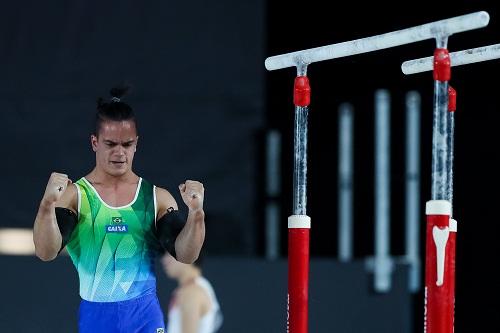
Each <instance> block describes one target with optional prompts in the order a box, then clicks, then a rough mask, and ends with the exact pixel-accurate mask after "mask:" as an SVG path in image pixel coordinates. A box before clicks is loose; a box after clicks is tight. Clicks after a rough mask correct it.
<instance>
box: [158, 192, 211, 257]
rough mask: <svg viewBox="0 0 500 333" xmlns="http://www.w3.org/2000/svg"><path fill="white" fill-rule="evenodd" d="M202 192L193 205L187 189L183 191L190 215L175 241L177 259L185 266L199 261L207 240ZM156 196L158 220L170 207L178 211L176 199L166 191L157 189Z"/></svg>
mask: <svg viewBox="0 0 500 333" xmlns="http://www.w3.org/2000/svg"><path fill="white" fill-rule="evenodd" d="M198 184H199V183H198ZM187 191H189V188H188V189H187ZM202 192H203V190H202V189H201V193H200V194H199V195H200V196H201V198H197V199H195V201H196V202H194V203H193V202H192V201H190V200H189V198H186V197H187V196H188V193H187V192H186V188H184V187H183V188H182V189H181V195H182V197H183V200H184V201H185V203H186V205H187V206H188V208H189V213H188V217H187V220H186V223H185V224H184V227H183V228H182V230H181V232H180V233H179V235H178V236H177V238H176V240H175V252H176V259H177V260H178V261H180V262H183V263H185V264H191V263H193V262H194V261H196V259H198V255H199V254H200V250H201V247H202V246H203V242H204V240H205V212H204V211H203V197H202V195H203V193H202ZM156 195H157V202H158V215H157V216H158V218H157V220H158V219H160V218H161V217H162V216H163V215H165V214H166V213H167V212H168V209H169V208H170V207H172V208H173V209H174V210H177V209H178V208H177V203H176V202H175V199H174V198H173V197H172V195H171V194H170V193H169V192H168V191H166V190H165V189H162V188H157V191H156ZM191 199H192V198H191ZM186 201H187V202H186Z"/></svg>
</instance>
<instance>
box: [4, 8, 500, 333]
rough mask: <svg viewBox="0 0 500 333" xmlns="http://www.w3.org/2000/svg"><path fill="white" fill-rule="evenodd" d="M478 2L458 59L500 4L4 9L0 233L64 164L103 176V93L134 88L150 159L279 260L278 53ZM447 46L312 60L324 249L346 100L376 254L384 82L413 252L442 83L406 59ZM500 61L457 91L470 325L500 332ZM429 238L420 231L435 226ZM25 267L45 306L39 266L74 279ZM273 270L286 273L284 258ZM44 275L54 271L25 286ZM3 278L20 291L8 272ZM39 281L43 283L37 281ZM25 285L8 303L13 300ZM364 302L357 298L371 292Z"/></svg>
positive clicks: (396, 222)
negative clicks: (414, 104)
mask: <svg viewBox="0 0 500 333" xmlns="http://www.w3.org/2000/svg"><path fill="white" fill-rule="evenodd" d="M477 10H487V11H488V12H489V13H490V16H491V22H490V25H489V26H488V27H486V28H484V29H481V30H478V31H473V32H467V33H463V34H458V35H456V36H451V37H450V40H449V49H450V51H455V50H460V49H464V48H471V47H477V46H484V45H489V44H494V43H497V42H498V41H499V34H498V31H500V29H499V24H500V23H499V22H500V8H499V5H498V3H497V2H496V1H483V0H476V1H465V0H464V1H454V2H453V3H450V2H435V1H427V0H425V1H418V2H414V3H410V2H399V3H394V4H392V3H391V4H390V3H389V2H388V1H377V2H369V3H364V2H347V1H343V2H325V1H320V0H310V1H308V2H307V3H303V2H299V1H280V0H273V1H267V2H265V1H246V0H245V1H243V0H241V1H233V2H231V1H226V0H224V1H217V2H208V1H202V0H195V1H189V2H175V3H174V2H169V1H167V2H165V1H148V2H138V1H131V0H128V1H106V2H102V1H101V2H99V1H83V0H79V1H71V2H66V1H52V2H49V3H46V2H37V1H32V0H22V1H16V2H5V1H4V2H2V6H1V10H0V40H1V42H0V61H1V62H0V63H1V64H2V65H3V66H2V69H1V70H0V133H1V136H2V139H3V142H4V146H3V158H2V163H1V164H0V171H1V173H2V175H4V179H3V183H2V185H3V186H2V190H1V191H0V200H1V202H2V203H3V207H4V209H3V210H2V215H1V218H0V227H23V228H29V227H32V224H33V218H34V215H35V213H36V209H37V205H38V201H39V199H40V198H41V195H42V193H43V190H44V187H45V183H46V181H47V179H48V177H49V174H50V172H51V171H54V170H56V171H60V172H66V173H68V174H69V175H70V176H71V177H72V178H73V179H76V178H79V177H80V176H82V175H84V174H86V173H87V172H88V171H90V169H91V168H92V166H93V161H94V160H93V158H94V157H93V154H92V152H91V150H90V145H89V134H90V130H91V126H92V117H93V114H94V110H95V100H96V98H97V97H98V96H103V97H107V92H108V90H109V88H110V87H111V86H112V85H113V84H115V83H117V82H120V81H122V80H128V81H129V82H131V83H132V84H133V86H134V90H133V92H132V94H131V95H130V96H129V97H128V98H127V101H129V102H130V104H132V105H133V106H134V107H135V109H136V110H137V113H138V116H139V130H140V147H139V150H138V154H137V155H136V156H137V157H136V161H135V169H136V171H137V172H138V173H140V174H141V175H143V176H144V177H145V178H148V179H149V180H151V181H153V182H155V183H156V184H158V185H160V186H164V187H166V188H168V189H172V192H173V193H174V195H175V197H176V198H177V199H178V200H180V197H179V196H178V195H177V193H176V192H175V189H176V186H177V184H178V183H179V182H181V181H183V180H184V179H186V178H195V179H199V180H201V181H203V182H204V184H205V186H206V188H207V193H206V200H205V203H206V211H207V229H208V233H207V235H208V236H207V243H206V248H207V250H208V252H209V254H213V255H237V256H244V257H247V258H248V257H252V256H260V255H262V254H263V252H264V251H263V238H264V237H263V232H264V228H263V222H262V215H263V211H262V207H263V205H264V197H263V190H262V189H263V181H264V177H263V163H262V162H263V161H262V150H263V147H262V134H263V132H264V131H265V130H266V129H267V128H277V129H278V130H279V131H280V132H281V134H282V139H283V145H284V146H283V153H282V164H283V168H282V184H283V187H282V193H283V194H282V196H281V197H280V198H279V200H280V202H281V204H282V206H283V209H282V212H283V217H282V219H281V220H282V221H283V225H282V228H281V230H282V231H283V236H282V251H281V253H282V255H283V256H285V255H286V216H287V215H288V214H290V212H291V201H292V195H291V190H292V189H291V178H292V173H291V170H292V169H291V168H292V164H291V163H292V143H293V142H292V138H293V135H292V128H293V107H292V103H291V102H292V84H293V78H294V76H295V72H294V70H293V69H289V70H283V71H278V72H272V73H268V72H266V71H265V69H264V65H263V62H264V59H265V57H266V56H270V55H275V54H280V53H285V52H290V51H295V50H300V49H304V48H310V47H316V46H322V45H326V44H331V43H336V42H342V41H347V40H352V39H357V38H362V37H367V36H372V35H376V34H380V33H385V32H389V31H394V30H398V29H403V28H407V27H411V26H414V25H418V24H423V23H427V22H430V21H434V20H438V19H443V18H448V17H452V16H455V15H461V14H466V13H470V12H473V11H477ZM434 46H435V45H434V41H431V40H429V41H425V42H420V43H417V44H412V45H406V46H401V47H399V48H395V49H388V50H383V51H380V52H376V53H370V54H365V55H358V56H354V57H349V58H344V59H337V60H335V61H331V62H324V63H321V64H315V65H313V66H311V68H309V77H310V79H311V84H312V89H313V95H312V104H311V114H310V132H309V133H310V145H309V147H310V154H309V173H308V175H309V189H308V200H309V201H308V214H309V215H310V216H311V217H312V219H313V228H312V239H311V254H312V256H313V257H326V258H329V259H331V258H332V257H334V256H336V248H337V244H336V214H337V207H336V194H335V191H336V187H337V184H336V172H337V170H336V165H337V160H336V147H337V137H336V129H337V120H336V119H337V118H336V114H337V112H336V110H337V108H338V105H339V104H340V103H341V102H346V101H347V102H351V103H352V104H353V105H354V107H355V112H356V115H355V132H356V138H355V147H356V151H355V177H356V182H355V202H356V210H355V244H356V246H355V255H356V258H358V259H361V258H364V257H365V256H367V255H371V254H372V253H373V250H372V249H373V182H374V180H373V97H374V91H375V90H376V89H379V88H386V89H389V90H390V92H391V96H392V102H393V109H392V124H391V125H392V126H391V131H392V133H391V140H392V154H393V155H392V161H391V162H392V164H391V167H392V183H391V193H392V211H391V212H392V215H391V217H392V227H391V233H392V248H391V251H392V253H393V254H395V255H400V254H402V253H403V250H404V241H403V239H404V223H403V222H404V206H403V202H404V201H403V199H404V192H403V191H404V152H405V151H404V144H403V143H404V96H405V94H406V92H407V91H410V90H417V91H418V92H420V93H421V95H422V106H423V109H422V142H421V145H422V151H421V154H422V155H421V156H422V164H421V165H422V184H421V185H422V196H421V200H422V207H423V203H424V202H425V201H426V200H428V199H429V198H430V166H431V161H430V157H431V126H432V115H431V105H432V76H431V74H430V73H428V74H419V75H414V76H410V77H406V76H404V75H403V74H402V73H401V71H400V64H401V63H402V62H403V61H405V60H408V59H413V58H417V57H423V56H429V55H431V54H432V51H433V49H434ZM498 68H499V67H498V61H491V62H488V63H483V64H475V65H470V66H464V67H457V68H454V69H453V70H452V73H453V74H452V81H451V84H452V85H453V86H454V87H455V88H456V89H457V92H458V111H457V112H458V113H457V128H456V156H455V158H456V159H455V177H456V178H455V199H454V200H455V201H454V203H455V209H454V211H455V215H456V218H457V219H458V220H459V223H460V224H459V233H458V249H457V301H456V313H457V315H456V332H473V331H484V330H486V329H490V328H491V327H495V325H496V321H495V318H496V317H495V316H496V314H497V313H498V312H499V310H500V308H499V306H498V303H495V302H494V299H495V297H496V295H498V294H499V289H498V285H497V281H496V275H495V274H494V266H495V263H496V262H497V260H496V253H498V252H499V245H498V242H496V240H495V232H494V229H493V228H492V227H491V225H493V224H494V223H495V221H496V215H495V213H494V212H495V211H494V209H495V201H496V198H497V197H498V195H497V194H496V193H495V189H496V188H497V186H498V185H499V179H498V176H497V175H496V173H497V170H499V164H498V159H497V158H496V155H497V154H496V149H495V148H496V144H497V142H498V138H497V135H496V132H497V129H496V124H497V123H498V112H497V109H498V107H497V105H496V99H495V97H496V94H497V87H496V82H495V78H496V74H497V73H498ZM421 221H422V222H423V221H424V216H423V208H422V216H421ZM423 230H424V229H423V226H422V228H421V232H422V236H423ZM423 241H424V240H423V238H422V239H421V244H422V248H423V244H424V242H423ZM422 255H423V253H422ZM18 259H19V260H20V262H22V260H25V259H26V258H17V257H12V258H9V259H8V261H6V263H5V264H4V265H1V266H0V267H3V268H2V270H4V269H6V270H9V269H10V267H11V265H12V267H14V266H15V265H17V261H16V260H18ZM12 260H14V261H12ZM14 262H15V263H14ZM23 263H26V264H27V265H28V266H25V267H23V268H22V270H21V271H16V272H22V273H16V275H15V278H12V277H10V278H9V280H8V281H9V283H11V282H12V283H14V285H13V286H10V285H9V286H8V287H9V289H8V290H9V292H10V291H11V290H16V289H23V288H26V287H25V286H26V285H27V284H28V285H29V286H30V289H29V290H30V291H31V292H33V294H32V298H33V299H34V300H36V303H35V304H37V305H38V306H40V307H42V306H43V304H45V303H44V299H43V297H40V295H41V296H43V295H42V294H37V292H38V290H40V291H43V290H44V289H43V288H46V287H44V286H46V285H47V284H48V283H50V281H48V280H46V278H45V277H43V278H42V276H45V275H41V274H39V275H37V274H38V273H39V272H45V270H47V271H50V268H54V269H53V270H52V271H50V273H51V274H53V275H54V276H65V274H68V273H67V272H68V271H71V270H72V269H73V268H72V267H70V265H64V267H66V268H64V269H62V268H61V269H60V268H56V267H59V266H57V264H56V265H51V264H47V265H43V264H42V263H37V264H35V262H30V261H27V262H23ZM30 265H31V266H30ZM29 267H31V269H30V268H29ZM42 267H43V268H42ZM262 269H263V271H265V270H267V269H269V270H270V271H269V272H273V271H272V269H273V268H271V267H267V266H266V267H265V268H264V267H263V268H262ZM338 269H339V270H342V267H340V268H338ZM28 272H30V273H31V274H32V275H33V276H37V277H39V278H38V279H37V280H36V281H35V282H33V281H32V279H28V278H26V280H24V279H25V277H26V276H28V275H29V274H28ZM2 274H3V273H2ZM47 274H48V272H47ZM270 274H271V273H270ZM19 275H21V276H19ZM334 276H335V275H334ZM17 277H18V278H17ZM74 277H75V276H74V275H73V278H74ZM360 278H361V277H360ZM1 281H2V283H4V285H6V284H7V283H6V282H7V280H6V279H5V278H2V280H1ZM280 283H285V281H283V282H280ZM332 283H335V282H332ZM37 285H39V286H40V288H32V289H31V286H35V287H36V286H37ZM256 288H257V287H256ZM283 288H284V287H283ZM221 289H223V288H221ZM72 290H73V289H72ZM74 290H75V293H76V289H74ZM283 290H284V289H283ZM221 292H223V291H221ZM2 294H3V293H2ZM11 295H12V294H10V293H9V294H8V295H3V296H4V297H5V298H6V299H14V298H15V296H11ZM51 295H52V294H51ZM73 296H75V295H73ZM73 296H72V297H73ZM44 297H47V296H46V295H45V296H44ZM61 297H64V295H62V296H61ZM75 297H76V296H75ZM332 297H336V295H333V294H332ZM75 300H76V298H72V299H71V301H73V302H74V301H75ZM280 300H282V299H280ZM25 302H26V300H25V299H21V298H20V299H15V302H14V303H13V304H10V303H8V302H1V303H0V304H1V306H0V309H1V310H2V311H0V313H1V314H2V317H1V318H0V319H1V320H2V321H3V323H5V321H7V322H8V323H10V320H11V319H12V318H13V317H12V316H13V315H12V314H13V313H18V312H19V311H20V309H22V308H23V304H25ZM349 302H350V303H348V304H351V305H352V304H356V299H355V298H354V297H353V298H352V299H350V300H349ZM351 302H352V303H351ZM412 302H413V303H414V304H415V307H414V312H413V317H414V318H415V323H416V324H415V325H416V326H415V327H419V328H420V327H421V322H420V319H421V318H422V317H423V314H422V309H423V294H422V293H420V294H418V295H417V296H415V297H414V299H413V300H412ZM311 306H312V307H314V306H316V304H315V303H314V302H312V305H311ZM315 309H317V311H324V310H319V307H316V308H315ZM357 318H358V317H357ZM280 320H282V318H278V319H277V321H276V322H274V323H279V322H280ZM7 327H8V326H7ZM326 327H330V326H326ZM0 331H2V332H3V331H4V330H0ZM5 331H7V332H8V330H7V329H5Z"/></svg>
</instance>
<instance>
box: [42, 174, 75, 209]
mask: <svg viewBox="0 0 500 333" xmlns="http://www.w3.org/2000/svg"><path fill="white" fill-rule="evenodd" d="M71 183H72V182H71V179H69V178H68V175H65V174H63V173H57V172H52V174H51V175H50V178H49V181H48V183H47V187H46V188H45V193H44V194H43V198H42V202H43V203H45V204H53V203H56V202H57V201H58V200H59V199H60V198H61V196H62V195H63V193H64V191H66V188H67V187H68V185H70V184H71Z"/></svg>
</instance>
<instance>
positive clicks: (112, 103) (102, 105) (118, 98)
mask: <svg viewBox="0 0 500 333" xmlns="http://www.w3.org/2000/svg"><path fill="white" fill-rule="evenodd" d="M129 90H130V86H129V85H126V84H121V85H118V86H116V87H113V88H112V89H111V90H110V91H109V93H110V94H111V98H110V99H109V101H106V100H105V99H104V98H102V97H99V98H98V99H97V112H96V116H95V129H94V130H95V132H94V134H95V135H98V134H99V130H100V129H101V125H102V123H103V122H105V121H110V120H111V121H123V120H130V121H133V122H134V123H135V126H136V128H137V120H136V119H135V114H134V110H132V108H131V107H130V105H128V104H127V103H124V102H123V101H122V97H123V96H125V95H126V94H127V93H128V92H129Z"/></svg>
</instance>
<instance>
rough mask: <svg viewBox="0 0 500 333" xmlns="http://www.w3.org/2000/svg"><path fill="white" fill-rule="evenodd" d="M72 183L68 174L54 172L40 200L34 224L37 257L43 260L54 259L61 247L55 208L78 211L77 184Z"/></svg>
mask: <svg viewBox="0 0 500 333" xmlns="http://www.w3.org/2000/svg"><path fill="white" fill-rule="evenodd" d="M70 184H71V180H70V179H69V178H68V176H67V175H65V174H61V173H56V172H53V173H52V174H51V175H50V178H49V181H48V183H47V187H46V188H45V193H44V195H43V197H42V200H41V201H40V206H39V208H38V213H37V214H36V218H35V224H34V226H33V242H34V243H35V253H36V255H37V257H38V258H40V259H42V260H43V261H50V260H53V259H54V258H55V257H57V254H58V253H59V250H60V249H61V244H62V236H61V232H60V231H59V227H58V225H57V220H56V214H55V208H56V207H63V208H68V209H70V210H72V211H73V212H76V211H77V202H78V198H77V197H78V194H77V190H76V187H75V186H69V185H70Z"/></svg>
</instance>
